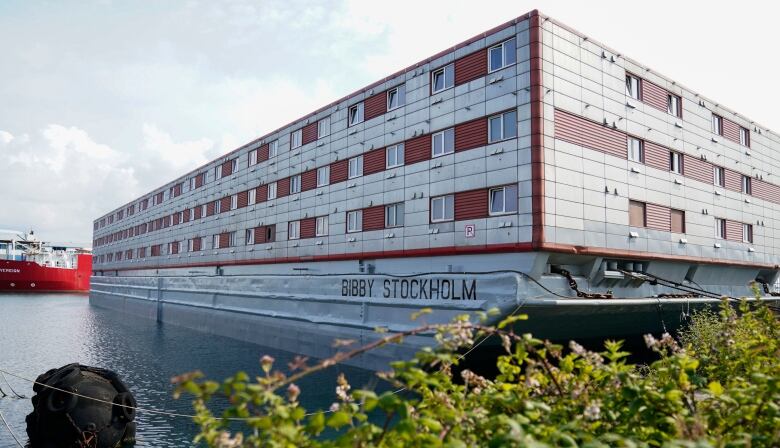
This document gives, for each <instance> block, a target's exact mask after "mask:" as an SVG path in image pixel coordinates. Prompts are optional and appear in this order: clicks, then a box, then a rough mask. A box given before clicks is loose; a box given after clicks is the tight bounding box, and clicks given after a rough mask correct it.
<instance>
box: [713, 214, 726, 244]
mask: <svg viewBox="0 0 780 448" xmlns="http://www.w3.org/2000/svg"><path fill="white" fill-rule="evenodd" d="M715 237H716V238H720V239H722V240H724V239H726V220H725V219H722V218H715Z"/></svg>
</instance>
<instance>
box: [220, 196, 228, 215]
mask: <svg viewBox="0 0 780 448" xmlns="http://www.w3.org/2000/svg"><path fill="white" fill-rule="evenodd" d="M219 202H220V203H219V212H220V213H226V212H229V211H230V196H225V197H224V198H222V199H220V200H219Z"/></svg>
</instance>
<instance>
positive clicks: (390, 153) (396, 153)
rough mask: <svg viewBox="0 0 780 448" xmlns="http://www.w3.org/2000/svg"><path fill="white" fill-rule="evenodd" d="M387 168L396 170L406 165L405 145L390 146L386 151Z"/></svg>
mask: <svg viewBox="0 0 780 448" xmlns="http://www.w3.org/2000/svg"><path fill="white" fill-rule="evenodd" d="M386 153H387V154H386V157H385V160H386V168H394V167H396V166H401V165H403V164H404V144H403V143H399V144H397V145H393V146H388V147H387V150H386Z"/></svg>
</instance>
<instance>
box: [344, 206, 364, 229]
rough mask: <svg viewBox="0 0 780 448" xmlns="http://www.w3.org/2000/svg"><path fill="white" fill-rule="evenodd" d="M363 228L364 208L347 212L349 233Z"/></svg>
mask: <svg viewBox="0 0 780 448" xmlns="http://www.w3.org/2000/svg"><path fill="white" fill-rule="evenodd" d="M361 230H363V210H355V211H351V212H347V233H351V232H360V231H361Z"/></svg>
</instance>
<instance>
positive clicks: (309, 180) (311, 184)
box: [301, 170, 317, 191]
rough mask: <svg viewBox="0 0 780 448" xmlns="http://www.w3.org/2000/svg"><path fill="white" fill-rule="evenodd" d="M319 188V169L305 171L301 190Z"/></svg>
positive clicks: (302, 176) (302, 175)
mask: <svg viewBox="0 0 780 448" xmlns="http://www.w3.org/2000/svg"><path fill="white" fill-rule="evenodd" d="M315 188H317V170H309V171H304V172H303V174H301V191H308V190H314V189H315Z"/></svg>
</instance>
